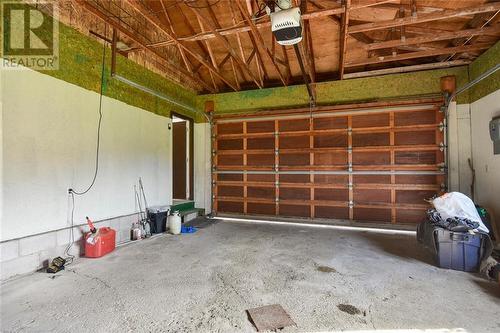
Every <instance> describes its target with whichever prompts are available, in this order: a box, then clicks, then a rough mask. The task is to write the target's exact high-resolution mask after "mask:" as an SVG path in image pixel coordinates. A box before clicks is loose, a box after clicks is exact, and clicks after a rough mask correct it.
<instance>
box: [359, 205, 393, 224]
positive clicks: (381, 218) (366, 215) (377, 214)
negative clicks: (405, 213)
mask: <svg viewBox="0 0 500 333" xmlns="http://www.w3.org/2000/svg"><path fill="white" fill-rule="evenodd" d="M354 219H355V220H359V221H367V222H390V221H391V210H390V209H388V208H360V207H354Z"/></svg>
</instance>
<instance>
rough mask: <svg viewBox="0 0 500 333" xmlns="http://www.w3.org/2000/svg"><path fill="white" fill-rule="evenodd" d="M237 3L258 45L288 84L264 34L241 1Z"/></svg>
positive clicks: (284, 82) (283, 81) (284, 83)
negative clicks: (246, 11)
mask: <svg viewBox="0 0 500 333" xmlns="http://www.w3.org/2000/svg"><path fill="white" fill-rule="evenodd" d="M237 5H238V7H239V8H240V11H241V14H242V15H243V18H244V19H245V21H247V24H248V25H249V26H250V29H251V31H252V35H253V36H254V37H255V40H256V42H257V46H260V47H261V48H262V50H263V51H264V54H265V55H266V56H267V57H268V58H269V60H270V61H271V64H272V65H273V67H274V69H275V70H276V72H277V73H278V76H279V78H280V80H281V82H282V83H283V85H285V86H286V85H287V83H286V80H285V77H284V76H283V74H282V73H281V70H280V68H279V67H278V65H277V64H276V61H274V58H273V56H272V54H271V51H269V49H268V48H267V46H266V45H265V43H264V40H263V39H262V36H261V35H260V33H259V31H258V30H257V28H256V27H255V24H254V23H253V22H252V19H251V18H250V17H249V16H248V15H246V14H245V9H244V8H243V5H242V4H241V3H240V2H239V1H238V2H237Z"/></svg>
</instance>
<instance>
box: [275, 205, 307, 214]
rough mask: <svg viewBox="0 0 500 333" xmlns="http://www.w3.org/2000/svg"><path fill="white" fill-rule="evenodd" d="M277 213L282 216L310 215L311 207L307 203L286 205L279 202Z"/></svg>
mask: <svg viewBox="0 0 500 333" xmlns="http://www.w3.org/2000/svg"><path fill="white" fill-rule="evenodd" d="M279 213H280V216H284V217H310V216H311V209H310V206H307V205H288V204H281V203H280V205H279Z"/></svg>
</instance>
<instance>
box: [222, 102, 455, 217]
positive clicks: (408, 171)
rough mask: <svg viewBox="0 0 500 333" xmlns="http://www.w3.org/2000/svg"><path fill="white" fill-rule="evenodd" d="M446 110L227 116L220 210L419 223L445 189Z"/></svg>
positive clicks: (431, 106) (421, 107) (422, 107)
mask: <svg viewBox="0 0 500 333" xmlns="http://www.w3.org/2000/svg"><path fill="white" fill-rule="evenodd" d="M439 106H440V102H439V103H438V102H435V101H434V102H432V103H428V104H418V103H416V104H411V103H410V104H405V105H397V104H396V105H384V106H381V107H368V106H367V107H359V106H358V107H357V108H356V109H345V108H344V109H341V110H340V111H339V110H338V109H334V108H332V109H331V110H328V109H327V108H323V109H322V110H321V112H315V113H314V114H312V116H311V115H310V114H308V113H300V112H298V113H296V112H294V111H293V110H290V113H289V114H286V113H283V112H281V113H280V115H279V116H272V114H271V115H269V116H267V117H259V118H255V117H254V118H252V117H249V118H243V119H237V118H220V119H218V120H217V122H216V125H215V127H214V129H215V134H216V135H215V139H214V147H215V150H216V154H215V156H214V159H213V161H214V169H215V171H214V173H213V179H214V184H213V185H214V187H213V190H214V210H215V212H217V213H225V214H237V215H240V214H248V215H271V216H280V217H299V218H307V219H346V220H351V221H369V222H379V223H392V224H396V223H398V224H415V223H418V222H419V221H421V219H422V218H423V217H424V216H425V211H426V209H427V208H428V207H429V205H428V203H427V202H426V201H425V200H426V199H428V198H431V197H432V196H434V195H436V194H441V193H442V191H443V190H445V184H446V172H445V169H444V162H445V149H444V138H445V135H444V130H445V128H444V126H443V119H444V117H443V114H442V113H441V112H439Z"/></svg>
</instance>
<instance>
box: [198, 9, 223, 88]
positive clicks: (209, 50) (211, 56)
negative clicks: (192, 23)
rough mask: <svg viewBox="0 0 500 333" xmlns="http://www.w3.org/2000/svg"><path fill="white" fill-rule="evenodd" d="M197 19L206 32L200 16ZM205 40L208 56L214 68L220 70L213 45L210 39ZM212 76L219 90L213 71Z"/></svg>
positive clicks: (202, 29)
mask: <svg viewBox="0 0 500 333" xmlns="http://www.w3.org/2000/svg"><path fill="white" fill-rule="evenodd" d="M196 19H197V21H198V25H199V26H200V29H201V31H202V32H205V26H204V25H203V22H201V20H200V19H199V18H198V17H196ZM203 42H204V43H205V47H206V48H207V52H208V58H209V59H210V62H212V66H214V68H215V69H216V70H217V71H219V66H218V65H217V59H215V55H214V51H213V49H212V45H210V43H209V42H208V40H205V41H203ZM210 78H211V79H212V83H213V85H214V88H215V90H219V87H218V86H217V82H215V78H214V76H213V75H212V73H210Z"/></svg>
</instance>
